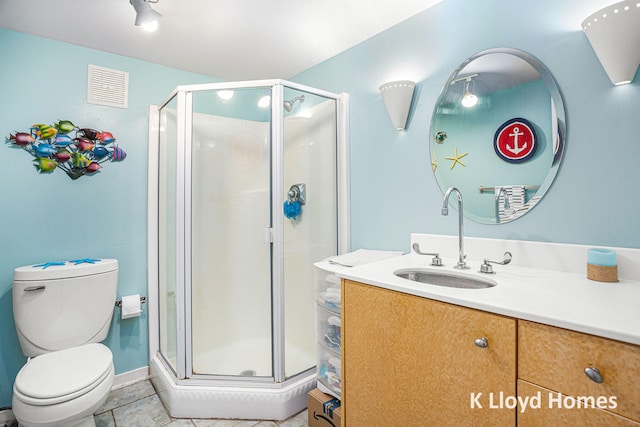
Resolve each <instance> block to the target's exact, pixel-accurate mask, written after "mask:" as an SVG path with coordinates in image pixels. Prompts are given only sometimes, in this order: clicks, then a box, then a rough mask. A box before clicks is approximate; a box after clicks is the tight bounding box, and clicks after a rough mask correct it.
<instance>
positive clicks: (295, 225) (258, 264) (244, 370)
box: [148, 80, 348, 419]
mask: <svg viewBox="0 0 640 427" xmlns="http://www.w3.org/2000/svg"><path fill="white" fill-rule="evenodd" d="M346 117H347V96H346V95H344V94H342V95H339V94H333V93H329V92H326V91H322V90H318V89H314V88H311V87H307V86H303V85H299V84H296V83H292V82H287V81H283V80H268V81H253V82H235V83H215V84H204V85H190V86H179V87H177V88H176V89H175V90H174V91H173V92H172V93H171V94H170V96H169V97H168V98H167V101H166V102H165V103H163V104H162V105H160V106H158V107H151V108H150V110H149V201H148V202H149V296H150V298H149V300H150V306H149V324H150V357H151V361H150V368H151V375H152V381H153V382H154V384H155V386H156V388H157V389H158V391H159V395H160V397H161V399H162V400H163V402H164V403H165V405H166V406H167V407H168V409H169V411H170V412H171V415H172V416H175V417H190V418H198V417H200V418H245V419H284V418H286V417H289V416H290V415H292V414H294V413H296V412H297V411H300V410H302V409H303V408H304V407H305V406H306V401H307V397H306V393H307V392H308V391H309V390H310V389H311V388H313V387H314V386H315V370H314V366H315V359H316V351H317V350H316V340H315V326H314V323H315V321H314V300H315V296H314V292H315V290H314V270H313V263H314V262H316V261H319V260H322V259H324V258H326V257H328V256H331V255H335V254H337V253H340V252H344V251H346V250H347V245H348V221H347V218H348V212H347V206H348V205H347V202H346V201H347V188H348V185H347V182H346V180H347V154H348V153H347V128H346V122H347V120H346ZM285 207H286V208H287V209H285ZM289 208H295V209H293V210H291V209H289Z"/></svg>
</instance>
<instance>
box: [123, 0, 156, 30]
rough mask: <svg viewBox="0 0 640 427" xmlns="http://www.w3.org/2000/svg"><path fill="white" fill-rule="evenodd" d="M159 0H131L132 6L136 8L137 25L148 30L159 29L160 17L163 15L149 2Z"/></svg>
mask: <svg viewBox="0 0 640 427" xmlns="http://www.w3.org/2000/svg"><path fill="white" fill-rule="evenodd" d="M158 1H159V0H129V2H130V3H131V6H133V8H134V9H135V10H136V26H137V27H142V28H144V29H145V30H147V31H155V30H157V29H158V19H160V17H161V16H162V15H160V14H159V13H158V12H156V11H155V10H153V9H152V8H151V6H150V5H149V3H158Z"/></svg>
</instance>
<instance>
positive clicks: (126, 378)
mask: <svg viewBox="0 0 640 427" xmlns="http://www.w3.org/2000/svg"><path fill="white" fill-rule="evenodd" d="M149 378H150V375H149V367H148V366H143V367H142V368H138V369H134V370H133V371H128V372H123V373H121V374H118V375H116V376H115V378H114V379H113V386H112V387H111V390H117V389H119V388H122V387H126V386H128V385H131V384H134V383H137V382H140V381H144V380H147V379H149ZM0 427H2V426H1V425H0Z"/></svg>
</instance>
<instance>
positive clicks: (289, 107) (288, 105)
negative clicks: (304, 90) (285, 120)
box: [284, 95, 304, 112]
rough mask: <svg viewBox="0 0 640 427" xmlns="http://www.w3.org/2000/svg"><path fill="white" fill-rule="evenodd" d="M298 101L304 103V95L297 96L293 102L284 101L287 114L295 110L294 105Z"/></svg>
mask: <svg viewBox="0 0 640 427" xmlns="http://www.w3.org/2000/svg"><path fill="white" fill-rule="evenodd" d="M296 101H300V102H304V95H300V96H296V97H295V98H293V99H292V100H291V101H284V109H285V110H287V112H291V110H293V104H295V103H296Z"/></svg>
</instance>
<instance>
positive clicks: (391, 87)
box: [379, 80, 416, 130]
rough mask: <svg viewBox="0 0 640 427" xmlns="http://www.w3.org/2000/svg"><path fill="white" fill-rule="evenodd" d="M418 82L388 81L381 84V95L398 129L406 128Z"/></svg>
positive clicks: (394, 125)
mask: <svg viewBox="0 0 640 427" xmlns="http://www.w3.org/2000/svg"><path fill="white" fill-rule="evenodd" d="M415 86H416V84H415V83H414V82H412V81H409V80H399V81H396V82H388V83H385V84H383V85H382V86H380V88H379V89H380V95H381V96H382V101H383V102H384V105H385V107H387V112H388V113H389V117H390V118H391V122H392V123H393V127H394V128H395V129H396V130H404V128H405V127H406V125H407V117H408V116H409V109H410V108H411V100H412V99H413V90H414V88H415Z"/></svg>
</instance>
